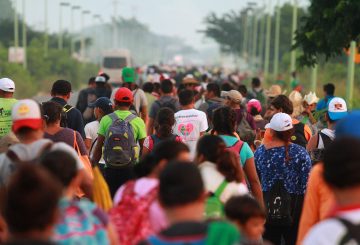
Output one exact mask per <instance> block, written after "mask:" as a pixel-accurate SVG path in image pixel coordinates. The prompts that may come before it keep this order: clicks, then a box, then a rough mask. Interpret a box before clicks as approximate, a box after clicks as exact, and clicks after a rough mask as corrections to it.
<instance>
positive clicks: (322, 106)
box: [316, 95, 335, 111]
mask: <svg viewBox="0 0 360 245" xmlns="http://www.w3.org/2000/svg"><path fill="white" fill-rule="evenodd" d="M334 97H335V96H334V95H326V96H325V98H324V99H321V100H320V101H319V103H318V104H317V105H316V110H317V111H321V110H323V109H326V108H327V104H328V102H329V101H330V100H331V99H332V98H334Z"/></svg>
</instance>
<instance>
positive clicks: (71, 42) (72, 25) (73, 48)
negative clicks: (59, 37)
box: [70, 5, 81, 55]
mask: <svg viewBox="0 0 360 245" xmlns="http://www.w3.org/2000/svg"><path fill="white" fill-rule="evenodd" d="M80 9H81V7H80V6H78V5H75V6H72V7H71V26H70V29H71V31H70V32H71V35H70V36H71V40H70V54H71V55H72V54H73V53H74V50H75V47H74V37H73V35H74V30H75V22H74V12H75V10H80Z"/></svg>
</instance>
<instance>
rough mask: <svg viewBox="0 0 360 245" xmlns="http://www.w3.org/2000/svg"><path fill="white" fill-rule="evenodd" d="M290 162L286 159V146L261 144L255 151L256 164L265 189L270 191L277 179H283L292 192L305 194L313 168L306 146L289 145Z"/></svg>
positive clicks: (288, 189) (286, 187) (285, 185)
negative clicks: (271, 146) (268, 146)
mask: <svg viewBox="0 0 360 245" xmlns="http://www.w3.org/2000/svg"><path fill="white" fill-rule="evenodd" d="M288 151H289V157H290V160H289V161H288V162H286V161H285V146H282V147H274V148H271V149H266V148H265V146H264V145H261V146H260V147H259V148H258V149H257V150H256V151H255V165H256V169H257V172H258V175H259V177H260V182H261V186H262V190H263V191H270V189H271V187H272V186H273V184H274V183H275V182H276V181H277V180H283V182H284V187H285V189H286V190H287V191H288V192H289V193H291V194H297V195H303V194H304V193H305V190H306V184H307V180H308V177H309V172H310V170H311V159H310V156H309V154H308V153H307V151H306V150H305V148H303V147H301V146H299V145H297V144H290V145H289V149H288Z"/></svg>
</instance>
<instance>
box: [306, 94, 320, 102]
mask: <svg viewBox="0 0 360 245" xmlns="http://www.w3.org/2000/svg"><path fill="white" fill-rule="evenodd" d="M304 101H305V102H306V103H307V104H308V105H312V104H315V103H318V102H319V98H318V97H317V96H316V93H315V92H310V93H308V94H307V95H305V96H304Z"/></svg>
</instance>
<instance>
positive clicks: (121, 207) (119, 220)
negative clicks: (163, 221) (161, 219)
mask: <svg viewBox="0 0 360 245" xmlns="http://www.w3.org/2000/svg"><path fill="white" fill-rule="evenodd" d="M157 194H158V188H157V187H156V188H154V189H153V190H151V191H150V192H149V193H148V194H147V195H145V196H142V197H140V196H138V195H137V194H136V193H135V181H129V182H127V183H126V184H125V188H124V192H123V196H122V199H121V201H120V203H119V204H118V205H117V206H116V207H114V208H113V209H111V210H110V211H109V216H110V220H111V222H112V223H113V224H114V226H115V229H116V231H117V233H118V237H119V244H122V245H132V244H137V243H138V242H140V241H142V240H144V239H145V238H147V237H148V236H150V235H153V234H154V233H155V232H154V230H153V228H152V227H151V224H150V215H149V209H150V206H151V204H152V203H153V202H154V201H155V199H156V198H157Z"/></svg>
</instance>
